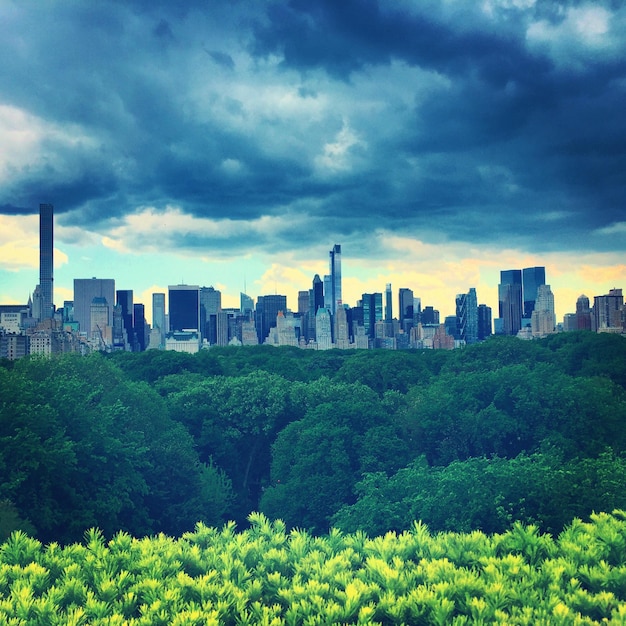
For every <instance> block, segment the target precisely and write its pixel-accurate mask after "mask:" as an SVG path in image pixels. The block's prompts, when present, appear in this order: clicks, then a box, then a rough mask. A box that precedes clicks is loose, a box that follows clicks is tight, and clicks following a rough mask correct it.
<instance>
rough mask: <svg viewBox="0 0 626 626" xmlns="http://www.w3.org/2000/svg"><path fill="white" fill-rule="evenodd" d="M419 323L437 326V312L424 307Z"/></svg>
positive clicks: (431, 308)
mask: <svg viewBox="0 0 626 626" xmlns="http://www.w3.org/2000/svg"><path fill="white" fill-rule="evenodd" d="M421 322H422V324H439V311H437V309H435V308H433V307H432V306H427V307H424V309H423V310H422V314H421Z"/></svg>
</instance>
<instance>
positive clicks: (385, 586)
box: [0, 511, 626, 626]
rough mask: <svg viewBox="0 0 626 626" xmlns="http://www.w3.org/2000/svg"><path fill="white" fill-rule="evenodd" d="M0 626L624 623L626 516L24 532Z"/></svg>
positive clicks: (3, 551)
mask: <svg viewBox="0 0 626 626" xmlns="http://www.w3.org/2000/svg"><path fill="white" fill-rule="evenodd" d="M0 598H1V599H0V623H2V624H12V625H15V626H17V625H22V624H64V625H68V624H76V625H77V624H91V625H95V626H104V625H107V626H111V625H114V624H119V625H122V624H127V625H129V626H143V625H145V626H148V625H154V624H157V625H158V624H163V625H165V624H173V625H176V626H183V625H198V626H200V625H201V624H202V625H204V624H211V625H215V626H217V625H218V624H219V625H222V624H226V625H229V624H232V625H235V624H265V625H267V626H270V625H274V626H280V625H283V624H284V625H291V624H294V625H295V624H457V625H461V624H470V623H482V624H486V623H496V624H520V625H522V624H524V625H526V624H527V625H534V624H587V625H593V624H601V623H607V622H610V623H615V624H623V623H624V621H625V620H626V512H624V511H614V513H613V514H612V515H608V514H605V513H602V514H597V515H593V516H592V519H591V521H590V522H588V523H583V522H582V521H580V520H574V522H573V523H572V524H571V525H570V526H569V527H568V528H567V529H566V530H565V531H564V532H563V533H562V534H561V535H560V536H558V537H557V538H553V537H552V536H549V535H541V534H539V532H538V531H537V528H536V527H534V526H532V525H531V526H524V525H522V524H519V523H516V524H515V525H514V526H513V528H512V529H511V530H510V531H508V532H506V533H504V534H500V535H486V534H483V533H481V532H479V531H474V532H472V533H468V534H461V533H443V534H438V535H431V534H430V532H429V531H428V529H427V527H426V526H424V525H423V524H422V523H419V522H415V523H414V524H413V527H412V529H411V531H409V532H404V533H402V534H396V533H391V532H390V533H387V534H385V535H384V536H378V537H375V538H369V537H368V536H367V535H365V534H364V533H362V532H357V533H354V534H342V533H341V532H339V531H336V530H333V531H331V532H330V534H328V535H326V536H324V537H313V536H311V535H309V534H308V533H307V532H305V531H301V530H291V531H290V532H287V530H286V528H285V525H284V524H283V523H282V522H280V521H275V522H270V521H269V520H268V519H267V518H266V517H264V516H263V515H261V514H252V515H251V516H250V528H248V529H247V530H245V531H243V532H241V533H238V532H236V531H235V528H234V525H233V524H232V523H231V524H227V525H226V526H224V527H223V528H222V529H221V530H218V529H216V528H210V527H208V526H206V525H204V524H198V525H197V526H196V529H195V531H194V532H189V533H186V534H184V535H183V536H182V537H180V538H178V539H173V538H170V537H167V536H165V535H162V534H160V535H157V536H154V537H151V538H144V539H135V538H133V537H131V536H130V535H128V534H126V533H122V532H120V533H118V534H117V535H115V536H114V537H113V538H112V539H111V540H110V541H106V540H105V539H104V537H103V535H102V534H101V533H100V532H99V531H97V530H91V531H88V532H87V533H86V535H85V541H84V542H83V543H81V544H72V545H68V546H66V547H64V548H61V547H59V546H58V545H57V544H55V543H52V544H50V545H48V546H45V547H44V546H43V545H42V544H41V543H40V542H39V541H37V540H35V539H32V538H30V537H28V536H27V535H26V534H25V533H24V532H22V531H15V532H14V533H13V534H12V535H11V537H10V539H9V540H8V541H7V542H5V543H4V544H3V545H2V546H0Z"/></svg>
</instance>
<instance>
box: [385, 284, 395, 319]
mask: <svg viewBox="0 0 626 626" xmlns="http://www.w3.org/2000/svg"><path fill="white" fill-rule="evenodd" d="M392 298H393V296H392V293H391V283H387V287H386V288H385V322H391V320H392V319H393V306H392Z"/></svg>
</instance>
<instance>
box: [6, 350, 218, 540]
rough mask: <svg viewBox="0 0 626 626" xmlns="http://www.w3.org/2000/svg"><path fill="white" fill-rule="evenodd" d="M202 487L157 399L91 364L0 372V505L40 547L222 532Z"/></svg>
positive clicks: (59, 363)
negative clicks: (204, 524) (210, 526)
mask: <svg viewBox="0 0 626 626" xmlns="http://www.w3.org/2000/svg"><path fill="white" fill-rule="evenodd" d="M208 478H209V475H208V473H207V472H206V471H204V470H203V469H202V466H201V465H200V463H199V460H198V456H197V453H196V452H195V450H194V449H193V442H192V440H191V438H190V436H189V434H188V433H187V432H186V431H185V430H184V428H183V427H182V426H181V425H180V424H177V423H175V422H174V421H172V420H171V419H170V417H169V415H168V413H167V407H166V405H165V403H164V401H163V400H162V399H161V398H160V397H159V395H158V394H157V393H156V392H154V391H153V390H152V389H151V388H150V387H148V386H147V385H146V384H145V383H135V382H132V381H129V380H128V379H127V378H126V377H125V376H124V374H123V373H122V372H121V371H120V370H119V369H118V368H117V367H115V366H114V365H113V364H112V363H111V362H110V361H107V360H105V359H103V358H101V357H100V356H99V355H93V356H92V357H89V358H81V357H75V356H70V357H65V358H60V359H54V360H47V359H23V360H21V361H20V362H19V363H18V364H17V365H16V366H15V368H13V370H11V371H6V370H0V498H3V499H9V500H10V501H11V502H12V504H13V505H14V507H15V508H16V511H17V513H18V515H19V516H20V517H21V518H22V519H29V520H30V522H31V523H32V524H33V526H34V527H35V529H36V531H37V536H38V537H39V538H40V539H42V540H46V541H73V540H76V539H77V538H79V537H81V536H82V534H83V532H84V530H85V528H88V527H90V526H93V525H95V524H98V525H99V526H101V527H102V529H103V530H104V531H105V532H106V533H107V534H109V535H111V534H113V533H115V532H117V531H118V530H120V529H125V530H128V531H132V532H133V533H135V534H146V533H150V532H158V531H159V530H165V531H168V532H183V531H184V530H186V529H189V528H191V527H193V524H194V523H195V522H196V521H197V520H198V519H206V520H207V521H211V522H212V523H221V522H222V521H223V519H222V518H221V517H218V518H211V517H210V510H211V508H210V506H207V503H205V502H204V501H203V489H204V485H205V481H206V480H208ZM225 488H226V487H225Z"/></svg>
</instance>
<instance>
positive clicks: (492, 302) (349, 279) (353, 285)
mask: <svg viewBox="0 0 626 626" xmlns="http://www.w3.org/2000/svg"><path fill="white" fill-rule="evenodd" d="M39 221H40V218H39V217H37V223H39ZM55 235H56V233H55ZM36 237H37V248H39V241H40V240H39V237H40V233H39V232H38V233H36ZM337 246H339V250H340V252H339V254H340V255H341V248H342V246H341V244H334V245H332V247H331V250H330V252H331V253H332V252H333V251H334V250H335V249H336V247H337ZM329 247H330V246H329ZM344 248H345V246H344ZM55 251H57V252H59V249H58V248H57V247H56V245H55ZM35 254H36V256H37V259H38V260H39V258H40V253H39V252H38V251H35ZM325 255H326V256H328V255H329V251H328V250H326V252H325V253H322V258H321V259H319V260H318V261H317V262H309V266H310V267H314V268H317V269H319V272H316V274H318V275H319V274H321V275H326V276H328V272H329V263H328V261H327V260H325V259H324V258H323V257H324V256H325ZM56 256H59V255H58V254H57V255H56ZM60 256H63V255H62V254H61V255H60ZM331 258H332V257H331ZM524 258H528V259H533V260H534V261H536V262H540V261H542V259H541V258H539V257H524ZM347 262H348V263H350V259H349V257H348V259H347ZM442 262H443V263H445V260H442ZM486 265H487V266H488V271H487V272H486V273H485V275H486V276H491V275H493V276H495V277H496V278H495V280H496V281H497V282H496V283H495V284H493V285H489V284H486V283H485V282H482V281H481V280H479V282H478V283H476V284H477V285H479V287H476V286H475V285H473V284H467V285H466V286H460V287H459V290H458V291H456V292H455V293H453V289H452V287H450V286H448V287H446V286H445V285H443V286H440V287H434V288H433V289H432V293H430V295H429V292H428V291H426V292H419V291H416V290H415V289H414V288H412V286H411V285H408V286H407V285H404V284H402V285H401V284H400V283H397V282H393V283H389V282H387V283H384V285H383V284H381V281H380V279H379V278H378V277H377V278H376V279H373V278H370V279H367V278H365V279H362V278H361V277H354V276H351V275H346V274H345V272H342V273H343V276H342V290H343V293H346V294H348V299H346V298H343V299H342V302H343V303H344V304H347V305H348V306H350V307H353V306H355V305H356V302H357V301H358V300H360V299H361V296H362V295H363V294H364V293H382V294H383V296H384V294H385V292H386V289H387V286H388V285H389V284H391V287H392V293H393V297H392V302H393V307H392V308H393V311H394V317H398V311H397V309H398V294H399V290H406V289H408V290H410V291H412V292H413V293H414V296H415V297H416V298H420V299H421V301H422V306H428V305H430V306H432V307H433V308H435V309H437V310H439V311H440V313H441V317H442V319H443V318H444V317H445V316H447V315H453V314H454V312H455V300H456V297H457V296H458V295H460V294H464V293H465V292H467V290H468V289H470V288H473V289H475V290H476V291H477V292H478V296H479V299H480V300H481V302H483V303H485V304H486V305H487V306H489V307H490V308H491V309H492V311H493V312H494V315H493V317H494V319H495V318H496V317H497V314H498V309H499V283H500V280H501V274H502V272H508V271H511V270H503V269H501V268H500V266H499V265H497V260H490V261H489V263H488V264H486ZM55 267H58V266H55ZM92 267H93V266H92ZM348 267H349V265H348ZM511 267H512V266H511ZM535 267H537V266H536V265H534V266H533V268H535ZM542 267H545V273H546V274H548V275H549V276H551V275H552V272H551V268H552V269H553V268H554V266H552V265H550V264H549V263H545V262H544V264H543V266H542ZM69 269H70V268H67V269H66V271H65V272H64V273H61V275H62V276H70V275H71V272H69ZM103 269H104V270H106V268H103ZM189 269H191V270H193V267H190V268H189ZM526 269H530V268H526ZM285 270H287V272H288V273H290V274H291V273H293V275H294V276H298V277H300V278H302V279H303V280H304V281H306V280H307V277H308V274H305V273H304V269H303V268H298V267H290V268H282V271H283V272H285ZM517 270H519V271H520V272H521V270H522V265H520V264H517V265H515V271H517ZM617 270H618V272H617V273H615V274H609V275H608V277H609V279H608V280H604V281H601V280H598V278H599V277H598V275H597V274H595V275H594V273H593V272H591V274H590V278H591V280H588V281H586V282H585V284H586V286H587V287H588V289H587V291H584V290H577V289H576V286H574V287H571V288H570V287H567V286H565V287H563V286H561V287H559V286H558V285H559V284H560V282H561V281H560V279H562V277H563V276H564V275H565V276H567V272H562V271H558V272H557V277H556V278H555V279H552V280H551V286H552V291H553V293H555V311H556V318H557V323H560V322H562V321H563V316H564V315H565V314H567V313H572V312H574V311H575V305H576V300H577V299H578V297H579V296H581V295H585V296H587V297H589V298H590V299H591V301H593V298H594V296H598V295H605V294H606V293H608V292H609V291H610V290H611V289H613V288H621V286H622V284H626V275H625V276H624V278H625V281H624V283H621V282H615V281H613V280H611V278H616V280H617V281H619V279H620V276H621V273H620V271H619V270H620V268H619V267H618V268H617ZM374 271H379V270H377V268H374ZM155 273H158V271H156V272H155ZM572 273H573V274H575V273H576V272H572ZM20 274H23V275H31V278H32V280H33V281H35V282H33V283H32V286H31V287H30V288H28V286H26V285H21V284H20V285H19V289H20V290H21V291H22V292H23V291H24V288H26V293H25V296H24V298H22V299H16V298H13V299H11V297H10V296H9V297H7V296H6V294H5V293H4V292H3V288H2V287H3V285H0V304H24V303H25V302H26V301H27V300H28V297H29V296H32V294H33V292H34V290H35V287H36V285H37V275H38V274H40V269H37V270H34V269H33V270H31V271H30V272H26V271H24V272H23V273H22V272H20ZM109 274H110V273H107V272H106V271H101V272H98V273H97V274H93V276H88V274H87V273H85V275H84V276H80V278H79V277H74V278H71V279H70V280H71V283H70V284H71V285H72V286H70V287H67V286H65V285H61V286H59V285H58V282H59V281H58V279H57V278H56V276H57V275H58V270H55V281H54V282H55V285H54V292H55V294H56V297H55V298H54V300H53V304H54V305H55V306H56V307H57V308H59V307H61V306H62V305H63V301H64V300H72V299H73V297H74V289H75V287H74V285H75V283H76V281H77V280H83V279H88V278H93V277H96V278H98V279H113V280H114V281H115V284H116V286H117V287H116V289H124V290H131V291H133V293H134V300H135V301H136V302H140V303H141V304H143V305H144V307H145V310H146V319H147V320H148V321H151V320H152V316H153V313H152V300H153V298H152V296H153V294H155V293H163V292H164V293H167V292H168V289H169V287H170V286H172V285H181V286H182V285H193V284H196V285H197V286H205V287H208V286H210V287H212V288H215V289H217V290H218V291H220V294H221V297H222V306H223V307H224V308H238V307H239V305H240V296H241V293H245V292H244V291H243V289H244V288H245V287H246V285H248V287H249V286H250V281H246V280H245V279H244V285H243V287H242V288H241V289H239V290H237V287H236V286H235V287H233V286H232V285H224V284H223V283H222V282H221V281H220V280H213V281H212V280H206V281H204V282H203V281H202V280H196V281H193V280H190V281H188V280H186V278H185V279H182V280H178V281H176V280H174V279H173V280H171V281H167V280H165V281H163V282H161V283H159V282H158V281H156V280H152V281H150V277H149V278H148V282H149V283H150V286H149V287H147V288H144V289H141V286H140V287H139V288H137V287H136V286H134V285H133V284H131V283H130V281H129V279H128V276H129V275H132V271H130V272H129V271H128V270H126V271H124V276H126V277H127V278H126V279H124V278H120V277H119V276H113V275H109ZM169 275H170V276H173V274H172V272H171V271H170V272H169ZM189 275H190V276H196V277H200V278H201V276H200V273H199V272H197V271H196V272H191V273H189ZM479 275H480V270H479ZM312 276H313V275H312ZM378 276H380V271H379V275H378ZM383 276H387V277H390V276H393V275H390V274H384V275H383ZM396 276H399V275H396ZM414 276H415V274H414ZM520 276H521V274H520ZM417 278H418V282H419V281H420V280H423V279H426V282H427V283H428V279H429V278H431V275H430V274H424V275H423V276H418V277H417ZM61 280H63V278H62V279H61ZM311 282H312V277H311V278H310V280H309V282H308V283H306V282H304V283H303V284H301V285H300V284H297V283H295V282H292V285H291V288H287V289H284V290H283V291H282V292H281V291H280V289H278V285H279V284H280V285H282V286H285V283H284V282H280V283H279V282H277V281H276V280H274V282H273V286H274V289H273V290H272V289H270V287H272V283H270V282H269V281H267V280H266V281H265V282H263V281H254V282H253V285H255V286H258V285H262V284H265V286H266V287H267V288H268V290H267V291H266V292H262V291H259V292H258V293H257V292H256V291H252V290H250V289H248V293H247V295H249V296H251V297H252V298H253V300H254V301H256V298H257V297H259V296H265V295H274V294H280V295H284V296H286V298H287V308H288V309H289V310H292V311H297V310H298V306H297V302H298V291H301V290H302V289H308V288H310V283H311ZM451 282H453V281H451ZM16 284H17V283H16ZM456 284H458V285H461V282H460V281H459V279H458V278H457V280H456ZM555 284H556V285H557V287H556V288H555ZM359 286H370V289H369V291H361V292H359ZM481 287H482V289H481ZM602 287H605V288H604V289H603V288H602ZM481 292H482V293H481ZM441 294H445V295H444V297H442V296H441ZM558 294H560V295H561V296H563V295H568V296H569V295H572V294H576V295H575V296H573V299H571V300H565V301H560V300H559V295H558ZM59 295H62V296H63V297H62V298H59V297H58V296H59ZM350 296H353V297H352V298H350ZM446 296H448V297H447V298H446Z"/></svg>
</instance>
